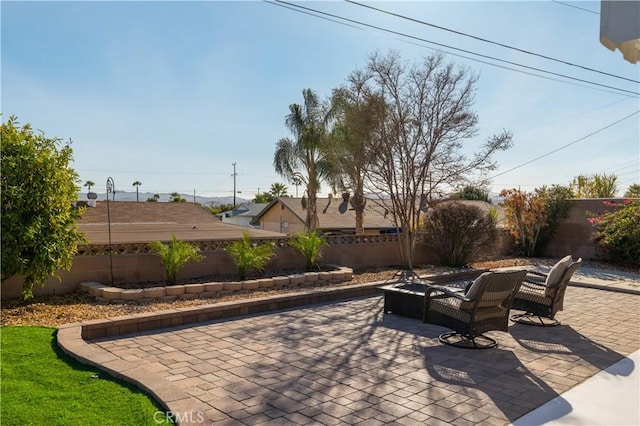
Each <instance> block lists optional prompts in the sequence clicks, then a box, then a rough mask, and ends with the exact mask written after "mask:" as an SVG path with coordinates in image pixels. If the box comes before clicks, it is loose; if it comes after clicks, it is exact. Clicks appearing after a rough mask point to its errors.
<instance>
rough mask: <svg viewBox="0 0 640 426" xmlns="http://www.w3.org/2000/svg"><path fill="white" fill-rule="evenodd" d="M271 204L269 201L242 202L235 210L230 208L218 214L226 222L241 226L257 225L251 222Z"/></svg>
mask: <svg viewBox="0 0 640 426" xmlns="http://www.w3.org/2000/svg"><path fill="white" fill-rule="evenodd" d="M268 205H269V204H267V203H247V204H240V205H239V206H236V208H234V209H233V210H229V211H226V212H222V213H218V214H217V215H216V216H217V217H219V218H220V219H221V220H222V221H223V222H224V223H231V224H233V225H240V226H248V227H255V226H254V225H252V224H251V222H253V220H254V219H255V218H256V217H257V216H258V214H260V212H261V211H262V210H264V208H265V207H267V206H268Z"/></svg>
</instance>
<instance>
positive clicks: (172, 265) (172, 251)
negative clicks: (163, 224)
mask: <svg viewBox="0 0 640 426" xmlns="http://www.w3.org/2000/svg"><path fill="white" fill-rule="evenodd" d="M149 248H151V251H152V252H154V253H155V254H157V255H158V257H159V258H160V260H161V261H162V264H163V265H164V268H165V270H166V272H167V282H168V283H169V284H170V285H173V284H175V283H176V276H177V274H178V271H180V269H182V267H183V266H184V265H185V264H187V263H188V262H199V261H201V260H202V259H203V257H202V255H201V254H200V249H199V248H198V247H197V246H196V245H194V244H191V243H188V242H186V241H178V240H177V239H176V236H175V235H172V236H171V242H170V243H169V244H164V243H161V242H160V241H154V242H152V243H149Z"/></svg>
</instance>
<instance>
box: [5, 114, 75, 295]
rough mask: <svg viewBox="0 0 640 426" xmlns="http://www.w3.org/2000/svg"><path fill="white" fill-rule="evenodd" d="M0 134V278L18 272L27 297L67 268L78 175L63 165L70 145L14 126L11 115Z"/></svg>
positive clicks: (71, 253)
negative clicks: (0, 214) (0, 161)
mask: <svg viewBox="0 0 640 426" xmlns="http://www.w3.org/2000/svg"><path fill="white" fill-rule="evenodd" d="M1 135H2V147H1V152H2V176H1V180H2V201H1V202H2V225H1V226H2V280H5V279H7V278H9V277H12V276H14V275H22V276H24V284H23V288H22V296H23V298H24V299H29V298H31V297H33V286H34V284H38V285H44V282H45V281H46V279H47V278H49V277H50V276H52V275H54V274H55V273H56V271H59V270H69V269H70V268H71V265H72V263H73V258H74V255H75V253H76V249H77V243H78V242H80V241H83V238H82V234H81V233H80V232H79V231H78V230H77V228H76V221H77V219H78V218H79V216H80V213H81V210H79V209H76V208H75V207H74V206H73V204H72V203H73V202H74V201H76V200H77V192H78V187H77V186H76V182H78V174H77V173H76V172H75V171H74V170H73V169H72V168H70V167H69V164H70V162H71V161H72V160H73V151H72V149H71V146H70V144H68V143H67V144H62V143H61V140H60V139H50V138H47V137H45V135H44V133H42V132H38V133H34V132H33V130H32V129H31V126H30V125H29V124H25V125H24V126H22V127H20V125H19V122H18V121H17V119H16V117H13V116H12V117H10V118H9V120H8V121H7V122H6V123H2V125H1Z"/></svg>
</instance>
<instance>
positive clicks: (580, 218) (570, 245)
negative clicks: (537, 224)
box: [544, 198, 623, 259]
mask: <svg viewBox="0 0 640 426" xmlns="http://www.w3.org/2000/svg"><path fill="white" fill-rule="evenodd" d="M603 201H613V202H622V201H623V199H614V200H612V199H600V198H598V199H589V200H573V202H572V204H571V209H570V210H569V217H568V218H567V219H565V220H564V221H563V222H562V223H561V224H560V225H559V226H558V228H557V230H556V233H555V234H554V236H553V238H552V240H551V241H550V242H549V244H548V245H547V247H545V249H544V255H545V256H548V257H553V258H559V257H563V256H566V255H567V254H571V255H572V256H573V257H574V258H575V257H582V258H583V259H597V258H598V253H597V251H596V246H595V244H594V243H593V241H592V237H593V232H594V228H593V226H592V225H591V224H590V223H589V221H588V220H587V218H588V217H589V216H588V214H587V212H591V213H596V214H599V213H602V212H605V211H611V210H613V207H610V206H606V205H604V204H603Z"/></svg>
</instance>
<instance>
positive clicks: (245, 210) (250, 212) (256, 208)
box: [224, 203, 269, 217]
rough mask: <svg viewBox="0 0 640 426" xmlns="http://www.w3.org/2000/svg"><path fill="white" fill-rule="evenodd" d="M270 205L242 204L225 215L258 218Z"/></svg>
mask: <svg viewBox="0 0 640 426" xmlns="http://www.w3.org/2000/svg"><path fill="white" fill-rule="evenodd" d="M268 205H269V203H246V204H240V205H239V206H237V207H236V208H235V209H233V210H230V211H228V212H224V213H230V214H231V216H247V217H256V216H258V214H260V212H262V210H264V208H265V207H267V206H268Z"/></svg>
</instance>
